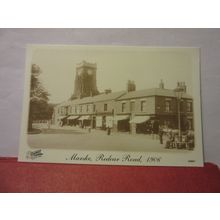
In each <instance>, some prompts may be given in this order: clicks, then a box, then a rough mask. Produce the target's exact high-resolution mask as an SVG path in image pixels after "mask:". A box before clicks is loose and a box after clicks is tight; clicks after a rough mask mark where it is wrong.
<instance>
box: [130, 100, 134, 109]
mask: <svg viewBox="0 0 220 220" xmlns="http://www.w3.org/2000/svg"><path fill="white" fill-rule="evenodd" d="M130 110H131V112H134V110H135V102H134V101H132V102H131V103H130Z"/></svg>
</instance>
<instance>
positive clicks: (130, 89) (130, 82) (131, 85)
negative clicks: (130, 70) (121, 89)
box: [127, 80, 136, 92]
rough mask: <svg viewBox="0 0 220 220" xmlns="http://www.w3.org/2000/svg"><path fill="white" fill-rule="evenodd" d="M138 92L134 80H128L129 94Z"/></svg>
mask: <svg viewBox="0 0 220 220" xmlns="http://www.w3.org/2000/svg"><path fill="white" fill-rule="evenodd" d="M135 90H136V85H135V82H134V81H133V80H128V82H127V92H132V91H135Z"/></svg>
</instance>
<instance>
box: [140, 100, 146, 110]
mask: <svg viewBox="0 0 220 220" xmlns="http://www.w3.org/2000/svg"><path fill="white" fill-rule="evenodd" d="M144 110H146V101H141V111H142V112H143V111H144Z"/></svg>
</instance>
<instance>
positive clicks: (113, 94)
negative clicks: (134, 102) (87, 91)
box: [58, 91, 126, 106]
mask: <svg viewBox="0 0 220 220" xmlns="http://www.w3.org/2000/svg"><path fill="white" fill-rule="evenodd" d="M125 93H126V92H125V91H120V92H111V93H107V94H106V93H102V94H99V95H96V96H90V97H84V98H81V99H74V100H69V101H65V102H62V103H60V104H59V105H58V106H68V105H80V104H89V103H94V102H102V101H110V100H115V99H117V98H119V97H121V96H122V95H124V94H125Z"/></svg>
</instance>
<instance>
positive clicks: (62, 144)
mask: <svg viewBox="0 0 220 220" xmlns="http://www.w3.org/2000/svg"><path fill="white" fill-rule="evenodd" d="M38 128H39V127H38ZM41 130H42V133H40V134H29V135H28V144H29V146H30V147H34V148H51V149H60V148H62V149H83V150H105V151H132V152H138V151H142V152H145V151H146V152H173V153H175V152H180V150H177V149H166V148H165V144H160V142H159V139H153V138H152V136H151V135H146V134H135V135H133V134H129V133H126V132H115V133H114V132H112V133H111V134H110V135H107V131H103V130H97V129H92V130H91V132H89V129H82V128H78V127H70V126H64V127H57V126H50V128H49V129H48V128H46V127H44V128H42V129H41ZM165 142H166V141H165V140H164V143H165ZM181 151H186V150H181Z"/></svg>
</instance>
